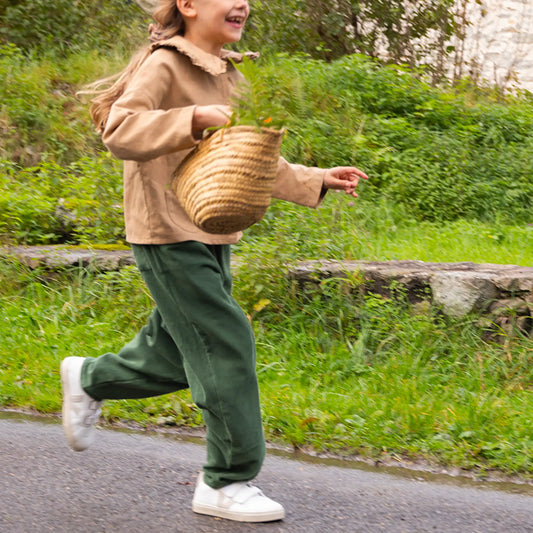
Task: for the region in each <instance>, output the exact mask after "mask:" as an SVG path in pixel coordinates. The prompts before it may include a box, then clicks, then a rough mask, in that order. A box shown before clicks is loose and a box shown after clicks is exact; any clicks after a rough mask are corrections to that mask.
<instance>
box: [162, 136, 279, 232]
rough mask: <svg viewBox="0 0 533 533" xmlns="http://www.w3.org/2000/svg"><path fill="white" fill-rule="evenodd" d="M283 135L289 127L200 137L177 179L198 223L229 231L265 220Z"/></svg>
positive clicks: (179, 192) (190, 213) (179, 191)
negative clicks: (263, 218) (200, 139)
mask: <svg viewBox="0 0 533 533" xmlns="http://www.w3.org/2000/svg"><path fill="white" fill-rule="evenodd" d="M282 136H283V130H281V131H280V130H276V129H273V128H261V129H258V128H255V127H253V126H232V127H229V128H225V129H220V130H217V131H215V132H214V133H213V134H212V135H210V136H209V137H206V138H204V139H203V140H202V141H200V143H199V144H198V146H197V147H196V148H195V149H194V150H193V151H192V152H191V153H190V154H189V155H188V156H187V157H186V158H185V159H184V161H183V162H182V164H181V165H180V166H179V167H178V168H177V169H176V171H175V173H174V179H173V181H172V189H173V190H174V192H175V193H176V195H177V196H178V199H179V201H180V203H181V205H182V206H183V208H184V209H185V212H186V213H187V215H188V216H189V218H190V219H191V220H192V221H193V223H194V224H195V225H196V226H197V227H199V228H200V229H202V230H203V231H206V232H208V233H215V234H228V233H234V232H236V231H242V230H244V229H246V228H248V227H250V226H251V225H252V224H254V223H255V222H258V221H259V220H261V218H262V217H263V215H264V214H265V212H266V210H267V209H268V206H269V205H270V199H271V196H272V188H273V185H274V180H275V178H276V173H277V167H278V159H279V154H280V148H281V141H282Z"/></svg>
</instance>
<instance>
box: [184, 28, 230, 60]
mask: <svg viewBox="0 0 533 533" xmlns="http://www.w3.org/2000/svg"><path fill="white" fill-rule="evenodd" d="M183 38H184V39H186V40H187V41H189V42H190V43H192V44H194V45H195V46H197V47H198V48H200V49H201V50H203V51H204V52H207V53H208V54H212V55H214V56H217V57H220V55H221V53H222V45H221V44H217V43H213V42H212V41H210V40H208V39H203V38H202V37H201V36H200V35H198V34H195V33H194V32H191V31H185V34H184V35H183Z"/></svg>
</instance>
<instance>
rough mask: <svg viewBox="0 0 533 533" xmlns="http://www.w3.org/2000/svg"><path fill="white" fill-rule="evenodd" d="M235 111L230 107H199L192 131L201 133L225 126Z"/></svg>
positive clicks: (193, 120)
mask: <svg viewBox="0 0 533 533" xmlns="http://www.w3.org/2000/svg"><path fill="white" fill-rule="evenodd" d="M232 114H233V111H232V109H231V107H230V106H228V105H199V106H197V107H196V108H195V109H194V114H193V117H192V129H193V131H194V132H199V136H200V137H201V136H202V134H201V132H202V131H203V130H205V129H206V128H216V127H219V126H224V124H226V123H227V122H228V121H229V120H230V119H231V115H232Z"/></svg>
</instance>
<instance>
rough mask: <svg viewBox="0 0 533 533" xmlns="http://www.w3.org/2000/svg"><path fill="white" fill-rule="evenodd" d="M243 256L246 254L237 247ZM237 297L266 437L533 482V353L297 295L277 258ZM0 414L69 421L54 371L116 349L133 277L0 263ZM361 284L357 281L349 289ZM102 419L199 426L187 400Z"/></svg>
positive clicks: (328, 298) (439, 322)
mask: <svg viewBox="0 0 533 533" xmlns="http://www.w3.org/2000/svg"><path fill="white" fill-rule="evenodd" d="M241 253H242V250H241ZM241 258H242V259H244V260H247V261H248V263H249V264H250V265H252V264H253V265H254V266H250V267H246V268H243V269H240V270H239V272H238V273H237V275H236V279H235V294H236V297H237V298H238V300H239V301H240V302H241V303H242V305H243V307H244V309H245V311H246V312H247V313H248V314H249V316H250V318H251V320H252V322H253V324H254V329H255V332H256V338H257V346H258V375H259V380H260V384H261V395H262V403H263V411H264V423H265V431H266V434H267V437H268V439H270V440H272V441H276V442H279V443H283V444H285V445H292V446H295V447H298V448H303V449H306V448H312V449H314V450H319V451H324V450H328V451H333V452H335V453H338V454H346V455H349V454H360V455H366V456H369V457H381V456H383V454H386V455H393V456H401V457H404V458H420V457H422V458H425V459H428V460H431V461H434V462H439V463H443V464H448V465H456V466H461V467H465V468H476V469H481V470H489V469H497V470H500V471H503V472H506V473H521V474H523V475H525V476H526V477H531V474H532V473H533V462H532V460H531V458H532V457H533V439H532V437H531V434H532V432H531V429H532V425H533V422H532V419H531V413H532V412H533V343H532V341H531V339H526V338H523V337H522V336H520V335H519V334H518V333H517V334H516V335H514V336H512V337H507V339H506V341H505V342H504V343H503V344H495V343H492V342H490V341H487V340H486V339H485V337H484V332H483V330H482V329H481V328H480V327H478V326H477V325H476V323H475V317H468V318H466V319H463V320H460V321H457V320H455V321H453V320H448V319H445V318H443V317H441V316H439V315H437V314H436V313H434V312H433V311H432V310H430V309H427V310H426V311H424V312H422V313H420V312H416V313H415V312H414V311H413V309H411V307H410V306H409V304H408V303H407V302H406V301H404V299H403V298H402V297H401V295H400V296H399V298H398V299H397V300H395V301H388V300H385V299H382V298H380V297H377V296H368V297H364V298H363V297H361V296H356V294H357V291H355V292H354V293H347V291H346V290H345V284H340V283H339V282H337V280H329V281H328V282H324V283H323V284H322V285H321V288H320V290H319V291H318V292H314V293H312V294H301V293H299V292H297V291H296V290H295V287H294V286H293V285H292V284H291V282H289V281H288V280H286V279H285V278H284V277H283V276H281V275H280V271H279V267H280V261H281V260H282V259H283V258H280V257H275V258H274V257H273V258H271V261H270V264H269V265H265V264H264V263H263V260H264V259H265V257H263V258H262V259H261V260H260V261H258V260H257V257H251V256H248V257H244V258H243V257H241ZM0 281H1V289H0V305H1V306H2V309H3V315H4V320H3V322H2V326H1V327H0V346H1V349H0V361H1V363H0V405H2V406H4V407H5V406H11V407H25V408H33V409H36V410H38V411H41V412H44V413H55V412H59V410H60V386H59V376H58V367H59V363H60V361H61V359H63V358H64V357H65V356H68V355H71V354H75V355H84V356H97V355H99V354H102V353H105V352H108V351H116V350H117V349H118V348H120V346H121V345H122V344H123V343H124V342H126V341H127V340H129V339H130V338H131V337H132V336H133V335H134V333H135V332H136V331H137V330H138V329H139V327H140V326H141V325H142V324H143V323H144V320H145V317H146V316H147V315H148V313H149V311H150V308H151V300H150V297H149V295H148V294H147V292H146V289H145V288H144V285H143V283H142V281H141V280H140V277H139V275H138V273H137V271H136V270H135V269H134V268H125V269H124V270H122V271H121V272H118V273H111V274H109V273H108V274H101V275H95V274H90V273H88V272H84V271H81V270H74V271H65V272H63V273H60V274H57V275H55V276H54V277H53V278H50V277H46V276H45V273H43V272H30V271H28V270H26V269H25V268H23V267H22V266H20V265H17V264H14V263H12V262H7V261H2V262H1V263H0ZM353 283H354V284H355V287H356V281H354V282H353ZM104 416H105V417H106V419H108V420H110V421H112V420H116V419H120V420H133V421H136V422H138V423H140V424H142V425H145V426H151V425H154V424H158V425H164V424H167V425H185V426H198V425H201V423H202V422H201V416H200V413H199V412H198V410H197V409H196V408H195V407H194V405H193V404H192V402H191V399H190V396H189V394H188V392H187V391H183V392H180V393H176V394H171V395H167V396H162V397H159V398H150V399H146V400H135V401H132V400H128V401H113V402H108V403H106V404H105V406H104Z"/></svg>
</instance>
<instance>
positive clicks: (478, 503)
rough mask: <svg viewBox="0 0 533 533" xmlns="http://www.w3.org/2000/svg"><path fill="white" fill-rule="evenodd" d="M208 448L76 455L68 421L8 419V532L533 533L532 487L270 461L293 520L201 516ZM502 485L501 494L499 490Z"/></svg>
mask: <svg viewBox="0 0 533 533" xmlns="http://www.w3.org/2000/svg"><path fill="white" fill-rule="evenodd" d="M204 454H205V448H204V446H203V445H202V444H197V443H191V442H186V441H182V440H178V439H176V438H168V437H163V436H146V435H140V434H131V433H125V432H116V431H111V430H105V429H98V434H97V441H96V443H95V444H94V446H93V447H92V448H90V449H89V450H87V451H85V452H81V453H76V452H73V451H71V450H70V449H69V448H68V446H67V444H66V442H65V439H64V437H63V432H62V428H61V426H60V424H59V423H57V422H56V423H43V422H36V421H33V420H22V419H16V418H5V417H4V418H2V417H0V533H45V532H54V533H78V532H79V533H104V532H105V533H107V532H120V533H170V532H172V533H182V532H191V533H202V532H209V533H216V532H231V533H239V532H261V533H281V532H284V533H285V532H287V533H289V532H290V533H300V532H301V533H344V532H346V533H380V532H387V533H418V532H420V533H428V532H438V533H533V490H531V489H533V487H530V486H529V487H527V486H526V487H521V488H520V487H517V490H516V491H513V490H508V486H505V489H506V490H495V489H494V485H490V486H488V487H485V486H484V485H482V484H477V485H475V486H474V485H473V484H472V483H470V484H465V483H464V482H463V483H458V482H457V481H453V480H452V479H449V480H448V481H446V480H445V481H444V482H443V481H425V480H421V479H416V478H407V477H405V476H403V477H401V476H399V475H390V474H388V473H381V472H379V471H375V472H372V471H367V470H360V469H356V468H342V467H339V466H327V465H323V464H311V463H308V462H300V461H295V460H292V459H289V458H285V457H280V456H277V455H273V454H271V453H269V454H268V455H267V459H266V462H265V466H264V469H263V471H262V472H261V474H260V476H259V478H258V480H257V484H258V485H259V486H260V487H261V488H262V489H263V490H264V492H265V493H266V494H267V495H269V496H271V497H274V498H275V499H277V500H278V501H280V502H281V503H283V505H284V506H285V508H286V511H287V517H286V519H285V520H284V521H281V522H274V523H270V524H239V523H235V522H230V521H226V520H221V519H214V518H210V517H205V516H200V515H196V514H194V513H193V512H192V511H191V508H190V505H191V498H192V494H193V490H194V483H195V479H196V476H197V473H198V471H199V470H200V468H201V465H202V462H203V459H204ZM502 488H504V487H503V486H502Z"/></svg>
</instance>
